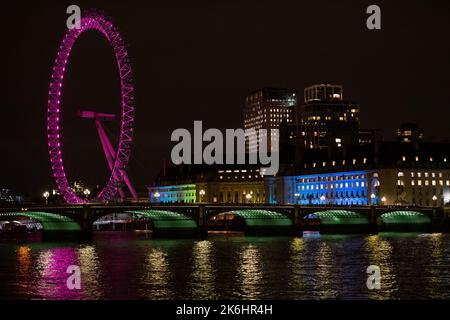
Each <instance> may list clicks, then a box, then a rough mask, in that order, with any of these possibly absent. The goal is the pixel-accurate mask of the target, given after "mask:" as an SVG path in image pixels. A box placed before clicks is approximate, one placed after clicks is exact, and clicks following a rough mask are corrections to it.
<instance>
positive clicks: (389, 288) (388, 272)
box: [365, 235, 397, 299]
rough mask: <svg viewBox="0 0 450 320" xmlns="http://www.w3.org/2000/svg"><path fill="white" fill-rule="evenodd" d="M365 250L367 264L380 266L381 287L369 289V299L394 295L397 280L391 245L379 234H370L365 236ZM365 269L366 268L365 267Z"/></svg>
mask: <svg viewBox="0 0 450 320" xmlns="http://www.w3.org/2000/svg"><path fill="white" fill-rule="evenodd" d="M365 250H366V252H367V254H368V256H369V263H368V265H367V266H369V265H375V266H378V267H380V276H381V289H380V290H369V289H367V292H368V297H369V298H370V299H381V298H385V299H391V298H394V297H395V292H396V290H397V281H396V275H395V272H394V270H395V266H394V265H393V260H392V259H391V256H392V245H391V243H390V242H389V241H388V240H386V239H383V238H381V237H380V235H371V236H368V237H366V243H365ZM366 270H367V269H366Z"/></svg>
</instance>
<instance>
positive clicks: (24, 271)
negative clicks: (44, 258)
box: [17, 246, 31, 276]
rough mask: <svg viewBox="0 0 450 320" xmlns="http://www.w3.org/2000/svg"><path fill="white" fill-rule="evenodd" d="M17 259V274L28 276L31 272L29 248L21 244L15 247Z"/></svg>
mask: <svg viewBox="0 0 450 320" xmlns="http://www.w3.org/2000/svg"><path fill="white" fill-rule="evenodd" d="M17 261H18V263H19V268H18V272H17V275H18V276H28V275H29V274H30V272H31V248H30V247H27V246H21V247H19V248H17Z"/></svg>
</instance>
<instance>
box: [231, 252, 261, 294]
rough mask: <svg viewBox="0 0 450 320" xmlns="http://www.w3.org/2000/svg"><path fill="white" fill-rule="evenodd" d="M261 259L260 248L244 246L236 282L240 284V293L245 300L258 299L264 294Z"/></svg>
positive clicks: (239, 260) (239, 259) (240, 255)
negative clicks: (262, 289) (261, 285)
mask: <svg viewBox="0 0 450 320" xmlns="http://www.w3.org/2000/svg"><path fill="white" fill-rule="evenodd" d="M260 259H261V256H260V252H259V250H258V247H257V246H255V245H253V244H249V245H246V246H244V247H243V248H242V250H241V252H240V254H239V258H238V261H237V262H238V264H239V266H238V272H237V274H236V280H237V281H238V282H239V287H240V292H241V294H242V298H244V299H258V298H260V296H261V294H262V292H261V287H260V282H261V280H262V270H261V261H260Z"/></svg>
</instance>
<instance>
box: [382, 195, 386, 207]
mask: <svg viewBox="0 0 450 320" xmlns="http://www.w3.org/2000/svg"><path fill="white" fill-rule="evenodd" d="M381 202H382V203H383V206H384V205H386V197H382V198H381Z"/></svg>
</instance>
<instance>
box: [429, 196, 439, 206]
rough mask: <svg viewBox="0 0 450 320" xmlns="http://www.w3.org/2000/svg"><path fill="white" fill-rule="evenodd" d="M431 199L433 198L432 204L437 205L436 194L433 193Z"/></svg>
mask: <svg viewBox="0 0 450 320" xmlns="http://www.w3.org/2000/svg"><path fill="white" fill-rule="evenodd" d="M431 199H433V206H435V207H437V199H438V198H437V197H436V195H433V197H432V198H431Z"/></svg>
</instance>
